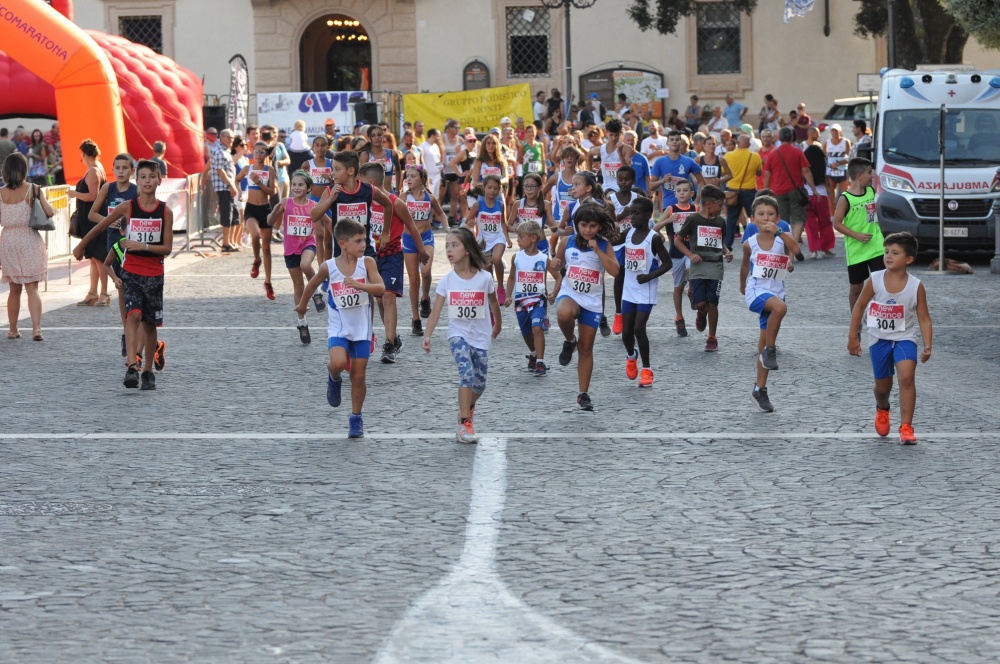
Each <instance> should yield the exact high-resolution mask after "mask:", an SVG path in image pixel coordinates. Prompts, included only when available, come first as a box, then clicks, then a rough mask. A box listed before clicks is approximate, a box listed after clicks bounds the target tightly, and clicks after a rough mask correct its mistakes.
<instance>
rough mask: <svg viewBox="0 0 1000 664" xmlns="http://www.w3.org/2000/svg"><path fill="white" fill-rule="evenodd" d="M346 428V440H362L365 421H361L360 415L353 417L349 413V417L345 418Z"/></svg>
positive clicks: (352, 414)
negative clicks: (347, 427)
mask: <svg viewBox="0 0 1000 664" xmlns="http://www.w3.org/2000/svg"><path fill="white" fill-rule="evenodd" d="M347 423H348V426H349V427H350V428H349V429H348V430H347V437H348V438H364V436H365V421H364V420H363V419H361V415H355V414H354V413H351V416H350V417H349V418H347Z"/></svg>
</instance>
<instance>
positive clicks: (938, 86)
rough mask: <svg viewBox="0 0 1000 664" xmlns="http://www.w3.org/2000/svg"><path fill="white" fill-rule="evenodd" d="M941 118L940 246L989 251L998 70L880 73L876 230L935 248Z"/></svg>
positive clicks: (998, 159) (999, 134)
mask: <svg viewBox="0 0 1000 664" xmlns="http://www.w3.org/2000/svg"><path fill="white" fill-rule="evenodd" d="M942 104H944V105H945V107H946V115H945V177H944V190H945V209H944V235H945V247H946V248H952V249H980V248H981V249H992V248H993V234H994V230H993V201H994V199H996V198H998V197H1000V179H998V176H997V167H998V166H1000V70H993V71H986V72H976V71H907V70H903V69H893V70H890V71H887V72H885V73H884V74H883V75H882V91H881V92H880V93H879V101H878V112H877V116H876V122H875V128H874V143H873V157H874V158H873V161H874V162H875V173H876V174H877V183H876V190H877V192H878V197H877V199H876V204H877V211H878V219H879V224H880V225H881V227H882V232H883V233H885V234H886V235H888V234H889V233H894V232H897V231H909V232H910V233H912V234H913V235H914V236H915V237H916V238H917V239H918V240H919V241H920V245H921V248H922V249H931V248H936V247H937V246H938V216H939V200H940V195H941V186H942V183H941V171H940V150H939V140H938V135H939V127H940V119H941V105H942Z"/></svg>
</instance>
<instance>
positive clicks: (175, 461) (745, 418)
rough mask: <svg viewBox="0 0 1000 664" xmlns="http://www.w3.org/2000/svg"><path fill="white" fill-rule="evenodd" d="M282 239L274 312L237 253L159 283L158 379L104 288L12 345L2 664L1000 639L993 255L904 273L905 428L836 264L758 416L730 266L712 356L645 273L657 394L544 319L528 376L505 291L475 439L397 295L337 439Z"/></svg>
mask: <svg viewBox="0 0 1000 664" xmlns="http://www.w3.org/2000/svg"><path fill="white" fill-rule="evenodd" d="M439 239H440V236H439ZM838 249H839V248H838ZM277 258H278V260H276V261H275V278H274V284H275V288H276V290H277V292H278V299H277V301H276V302H269V301H267V300H266V299H265V298H264V296H263V287H262V284H261V281H262V279H259V280H256V281H255V280H251V279H250V278H249V277H248V276H246V274H247V271H248V269H249V262H250V258H249V256H248V255H247V254H245V253H244V254H239V255H236V256H227V257H218V258H206V259H203V260H194V261H191V260H188V261H186V262H184V263H183V264H178V265H179V266H178V267H176V268H175V269H173V270H172V271H171V272H170V273H169V274H168V275H167V278H166V282H167V287H166V303H167V304H166V312H165V316H166V323H167V327H165V328H164V329H163V331H162V337H163V338H165V339H166V340H167V344H168V347H167V367H166V369H165V371H163V372H162V373H161V374H160V375H159V377H158V378H159V380H158V384H157V391H156V392H139V391H138V390H128V391H126V390H125V388H123V387H122V385H121V379H122V375H123V369H122V364H121V358H120V357H119V352H118V351H119V335H120V330H119V328H118V321H117V318H116V311H115V310H114V309H113V308H112V309H93V308H76V307H66V308H60V309H56V310H52V311H47V312H46V314H45V318H44V328H45V337H46V340H45V342H44V343H41V344H38V343H33V342H31V341H30V339H21V340H19V341H7V340H6V339H3V338H2V336H0V399H2V403H3V407H2V408H0V455H2V456H0V459H2V462H3V471H4V472H3V480H2V482H0V543H2V544H0V624H2V627H0V661H2V662H41V663H48V662H74V663H76V662H156V663H161V662H281V663H284V662H366V661H377V662H383V663H390V662H410V661H418V662H444V661H455V662H487V661H490V662H492V661H496V662H518V664H522V663H526V662H560V663H561V662H689V661H690V662H701V661H706V662H716V661H744V662H791V661H836V662H845V661H859V662H884V661H919V662H938V661H941V662H946V661H947V662H950V661H954V662H963V663H964V662H994V661H996V660H997V658H998V656H1000V631H998V630H997V627H996V625H997V619H998V618H1000V581H998V579H1000V562H998V559H997V556H996V552H997V550H998V547H1000V541H998V535H997V529H996V526H995V524H996V521H997V519H998V518H1000V497H998V496H1000V479H998V477H1000V474H998V472H997V469H998V465H1000V458H998V452H997V447H996V443H997V439H998V436H1000V399H998V396H997V394H998V391H1000V390H998V388H1000V379H998V374H1000V297H998V293H1000V280H998V278H997V277H995V276H991V275H989V273H988V272H989V271H988V268H984V267H982V266H977V274H975V275H972V276H944V277H939V276H930V275H925V274H924V273H925V270H926V268H922V267H921V268H917V269H916V270H915V273H916V274H917V275H918V276H920V277H921V278H922V279H923V281H924V283H925V284H926V286H927V290H928V297H929V303H930V309H931V313H932V315H933V317H934V322H935V339H934V355H933V357H932V359H931V361H930V362H929V363H928V364H926V365H921V366H920V367H919V368H918V370H917V390H918V404H917V413H916V418H915V422H914V424H915V428H916V431H917V435H918V437H920V444H919V445H917V446H916V447H914V448H903V447H900V446H899V445H898V444H896V443H895V442H894V441H893V439H892V438H891V437H890V439H889V440H888V441H883V440H880V439H878V438H877V437H875V436H874V434H873V432H872V423H871V420H872V417H873V412H872V411H873V409H872V403H871V402H872V396H871V368H870V363H869V361H868V358H867V356H865V357H862V358H853V357H850V356H848V354H847V352H846V349H845V346H846V335H847V332H846V328H847V323H848V315H849V312H848V311H847V279H846V270H845V268H844V266H843V259H842V258H836V259H825V260H816V261H811V260H810V261H806V262H805V263H803V264H801V265H800V266H799V267H798V269H796V271H795V273H794V274H793V275H791V277H790V279H789V281H788V290H789V297H788V303H789V315H788V316H787V317H786V319H785V326H784V328H783V329H782V332H781V335H780V336H779V340H778V345H779V362H780V365H781V370H780V371H778V372H774V373H772V374H771V379H770V381H769V390H770V394H771V398H772V400H773V401H774V403H775V406H776V408H777V411H776V412H775V413H772V414H767V413H759V412H757V411H756V409H755V408H754V407H753V405H752V404H751V403H750V399H749V392H750V388H751V387H752V384H753V370H754V368H753V367H754V355H755V349H756V339H757V318H756V316H755V315H754V314H752V313H750V312H748V311H746V308H745V307H744V305H743V299H742V297H741V296H740V295H739V292H738V284H737V279H738V274H739V272H738V261H737V262H734V263H733V265H731V266H729V267H727V270H726V279H725V281H724V284H723V297H722V305H721V307H720V310H721V317H720V319H721V320H720V330H719V343H720V350H719V352H717V353H714V354H712V353H704V352H702V348H703V346H704V334H699V333H696V332H695V331H694V325H693V315H689V316H688V326H689V330H690V332H691V336H690V337H688V338H686V339H680V338H678V337H676V335H675V333H674V330H673V324H672V307H671V306H670V304H669V291H668V290H667V285H666V284H663V285H662V286H661V289H660V300H661V305H660V306H659V307H657V308H656V310H654V314H653V317H652V319H651V322H650V325H651V326H652V330H651V340H652V348H653V366H654V369H655V370H656V384H655V385H654V387H653V389H650V390H638V389H637V388H636V385H635V384H633V383H631V382H630V381H628V380H627V379H626V378H625V376H624V371H623V364H624V351H623V350H622V346H621V342H620V340H619V339H618V338H617V337H611V338H609V339H601V338H598V342H597V347H596V352H595V355H596V367H597V368H596V371H595V381H594V386H593V388H592V389H591V396H592V397H593V399H594V402H595V404H596V408H597V410H596V412H595V413H582V412H579V411H577V410H576V406H575V403H574V398H575V395H576V364H575V362H574V363H573V364H572V365H570V366H569V367H566V368H562V367H559V366H558V363H557V362H556V361H555V356H556V355H557V354H558V351H559V347H560V342H561V339H560V338H559V335H558V331H557V329H553V330H552V331H551V332H550V333H549V336H548V343H549V350H548V353H547V355H548V359H549V360H550V361H549V364H550V367H552V370H551V372H550V374H549V375H548V376H547V377H545V378H542V379H536V378H534V377H531V376H529V375H528V374H527V373H526V372H525V371H524V369H523V365H524V364H525V360H524V359H523V355H524V352H525V351H524V348H523V343H522V342H521V340H520V339H519V338H518V335H517V331H516V324H515V323H514V320H513V312H510V311H507V312H505V319H504V325H505V327H504V331H503V333H502V335H501V338H500V339H499V340H498V341H497V342H496V345H495V346H494V350H493V351H492V352H491V357H490V383H489V386H488V388H487V393H486V395H485V397H484V399H483V400H482V401H481V402H480V403H481V406H480V408H479V409H478V411H477V413H476V427H477V430H479V431H481V432H484V438H483V441H482V442H481V444H480V445H478V446H462V445H458V444H456V443H454V442H453V438H452V436H453V434H454V424H453V423H454V421H455V410H456V406H455V389H454V386H455V379H456V372H455V369H454V365H453V363H452V360H451V358H450V355H449V353H448V351H447V345H446V344H445V340H444V337H443V333H442V332H439V333H437V334H436V335H435V346H434V349H433V352H432V353H431V354H430V355H425V354H424V353H423V352H422V351H420V350H419V348H418V343H419V339H418V338H416V337H411V336H410V335H409V332H408V325H407V318H408V315H407V314H406V313H404V314H403V316H402V317H401V318H402V319H403V321H402V322H403V325H401V327H400V329H401V332H402V336H403V341H404V347H403V350H402V353H401V355H400V358H399V362H398V364H396V365H394V366H392V365H381V364H372V365H370V370H369V378H368V384H369V394H368V402H367V404H366V408H365V419H366V423H365V424H366V427H365V428H366V433H367V434H368V437H367V438H366V439H364V440H363V441H348V440H347V439H346V429H347V411H346V408H342V409H338V410H336V411H334V410H332V409H330V408H329V407H328V406H327V404H326V402H325V399H324V390H325V383H324V381H325V362H326V359H325V356H326V352H325V348H324V347H325V344H324V343H322V340H323V337H324V331H325V323H324V321H325V318H321V317H320V316H318V315H317V314H315V313H313V314H311V315H310V322H311V323H312V327H311V329H312V332H313V336H314V339H315V341H314V343H313V344H312V345H311V346H307V347H304V346H302V345H301V344H300V343H299V342H298V338H297V334H296V331H295V329H294V326H293V318H292V316H293V313H292V311H291V307H292V303H291V296H290V292H291V283H290V281H289V280H288V278H287V275H286V274H284V269H283V267H282V266H281V261H280V257H277ZM442 259H443V256H439V257H438V263H437V273H438V274H443V272H444V271H445V270H446V269H447V266H446V264H445V263H444V262H443V260H442ZM402 304H403V307H402V310H403V311H404V312H406V311H407V310H408V304H407V303H406V302H403V303H402ZM553 318H554V315H553ZM378 333H379V336H380V342H381V336H382V332H381V330H378ZM346 403H348V401H347V395H346V394H345V404H346ZM893 404H894V406H893V416H894V417H895V416H896V408H895V397H893ZM895 426H898V424H894V429H895Z"/></svg>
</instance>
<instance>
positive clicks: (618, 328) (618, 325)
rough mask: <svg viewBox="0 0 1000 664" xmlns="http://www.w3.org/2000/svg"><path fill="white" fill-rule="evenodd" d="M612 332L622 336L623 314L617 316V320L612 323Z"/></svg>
mask: <svg viewBox="0 0 1000 664" xmlns="http://www.w3.org/2000/svg"><path fill="white" fill-rule="evenodd" d="M611 332H612V333H613V334H621V333H622V315H621V314H615V319H614V321H612V323H611Z"/></svg>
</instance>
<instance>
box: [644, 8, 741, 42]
mask: <svg viewBox="0 0 1000 664" xmlns="http://www.w3.org/2000/svg"><path fill="white" fill-rule="evenodd" d="M733 2H734V4H735V5H736V7H737V8H738V9H739V10H740V11H743V12H746V13H747V14H749V13H750V12H752V11H753V10H754V9H755V8H756V7H757V0H733ZM698 4H699V3H698V1H697V0H632V4H631V6H629V8H628V15H629V16H630V17H631V18H632V20H633V21H635V22H636V23H637V24H638V25H639V29H641V30H649V29H650V28H655V29H656V31H657V32H659V33H660V34H662V35H670V34H673V33H675V32H677V24H678V23H680V21H681V19H682V18H684V17H685V16H689V15H691V14H693V13H694V11H695V10H696V9H697V8H698Z"/></svg>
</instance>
